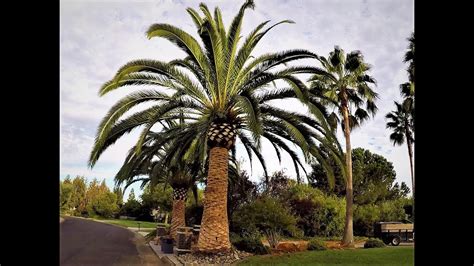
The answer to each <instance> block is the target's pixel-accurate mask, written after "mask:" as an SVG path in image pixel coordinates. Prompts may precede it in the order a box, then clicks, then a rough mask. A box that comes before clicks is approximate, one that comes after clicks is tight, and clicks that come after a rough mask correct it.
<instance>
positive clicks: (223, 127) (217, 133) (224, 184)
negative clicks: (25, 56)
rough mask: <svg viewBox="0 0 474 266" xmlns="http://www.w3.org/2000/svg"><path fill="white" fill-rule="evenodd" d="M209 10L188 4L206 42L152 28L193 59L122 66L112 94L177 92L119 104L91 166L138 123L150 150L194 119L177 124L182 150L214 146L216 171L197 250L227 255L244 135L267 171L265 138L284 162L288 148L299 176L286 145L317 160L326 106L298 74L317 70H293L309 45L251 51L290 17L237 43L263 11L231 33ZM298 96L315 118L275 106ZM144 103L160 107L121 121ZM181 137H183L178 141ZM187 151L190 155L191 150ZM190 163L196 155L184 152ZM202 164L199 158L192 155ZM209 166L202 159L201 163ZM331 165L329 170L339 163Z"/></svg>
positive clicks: (102, 129)
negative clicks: (163, 134) (234, 156)
mask: <svg viewBox="0 0 474 266" xmlns="http://www.w3.org/2000/svg"><path fill="white" fill-rule="evenodd" d="M199 7H200V9H201V11H202V13H203V16H201V15H200V14H199V13H198V12H197V11H196V10H194V9H192V8H188V9H187V12H188V13H189V14H190V16H191V18H192V20H193V22H194V23H195V25H196V28H197V32H198V35H199V37H200V39H201V41H202V43H203V46H201V44H200V43H199V42H198V41H197V40H196V39H195V38H194V37H193V36H191V35H190V34H188V33H187V32H185V31H183V30H181V29H179V28H177V27H175V26H173V25H169V24H163V23H159V24H154V25H151V26H150V27H149V29H148V31H147V36H148V38H154V37H161V38H164V39H167V40H169V41H171V42H172V43H173V44H175V45H176V46H177V47H178V48H180V49H181V50H183V51H184V52H185V53H186V57H185V58H184V59H176V60H173V61H170V62H162V61H156V60H136V61H132V62H130V63H128V64H126V65H124V66H123V67H121V68H120V69H119V70H118V72H117V74H116V75H115V77H114V78H113V79H112V80H110V81H109V82H107V83H105V84H104V85H103V86H102V88H101V89H100V92H99V93H100V95H101V96H102V95H105V94H107V93H109V92H111V91H113V90H115V89H117V88H120V87H126V86H129V85H154V86H158V87H165V88H167V89H169V90H167V92H170V93H165V92H164V91H158V90H142V91H139V92H137V93H133V94H131V95H129V96H127V97H125V98H124V99H122V100H120V101H119V102H118V103H117V104H116V105H114V106H113V107H112V108H111V109H110V111H109V113H108V114H107V115H106V116H105V117H104V118H103V120H102V122H101V123H100V125H99V128H98V132H97V137H96V141H95V144H94V147H93V150H92V152H91V155H90V160H89V164H90V166H91V167H93V166H94V164H95V163H96V162H97V160H98V158H99V156H100V155H101V154H102V152H103V151H104V150H105V149H106V148H107V147H108V146H110V145H112V144H113V143H115V142H116V140H117V139H118V138H120V137H121V136H122V135H124V134H125V133H127V132H130V131H131V130H132V129H134V128H136V127H139V126H144V129H143V131H142V133H141V136H140V138H139V140H138V143H137V145H136V146H137V149H141V147H142V145H141V144H142V143H143V141H144V140H145V138H146V135H147V133H148V132H149V131H150V130H151V128H152V127H153V126H155V125H156V124H158V123H161V122H163V121H164V120H172V119H183V114H185V115H184V119H185V121H186V123H185V125H178V126H177V127H174V128H173V129H171V130H173V131H175V132H176V134H175V137H176V138H178V139H179V141H180V142H179V143H180V146H179V147H178V148H179V149H181V150H182V151H183V154H193V152H190V151H192V150H194V149H196V148H202V149H203V150H205V151H206V152H207V148H208V149H209V150H208V153H209V155H208V157H209V158H208V160H209V164H208V169H209V170H208V173H207V180H206V181H207V183H206V190H205V199H206V200H205V201H204V213H203V219H202V224H201V232H200V235H199V240H198V244H197V250H199V251H203V252H220V251H223V252H227V251H229V250H230V247H231V245H230V241H229V231H228V217H227V208H226V206H227V189H228V180H227V179H228V175H227V172H228V171H227V170H228V163H229V160H228V158H229V151H233V150H235V143H236V141H237V139H236V138H238V139H239V140H240V143H242V144H243V145H244V147H245V150H246V151H247V153H248V154H249V156H251V155H252V153H253V154H255V155H256V156H257V158H258V160H259V161H260V163H261V164H262V166H263V168H264V171H265V173H266V166H265V163H264V161H263V156H262V154H261V153H260V143H261V137H264V138H266V139H267V140H269V141H270V142H271V143H272V145H273V147H274V148H275V150H276V152H277V155H278V157H279V158H280V150H284V151H286V152H287V153H288V154H289V155H290V157H291V159H292V162H293V163H294V165H295V168H296V171H297V176H298V177H299V168H301V169H303V170H304V167H302V163H301V160H300V159H299V157H298V156H297V153H296V152H295V151H294V150H293V149H292V148H290V147H289V146H288V145H287V143H286V142H285V141H290V142H293V143H296V144H297V145H298V146H299V147H300V148H301V149H302V150H303V152H304V154H305V155H306V157H309V154H311V155H313V156H316V157H317V156H318V150H317V149H316V148H315V147H316V145H315V143H316V142H319V141H323V139H325V138H326V137H327V136H326V135H327V134H330V133H331V132H329V133H328V132H327V130H325V129H324V127H323V126H321V124H320V123H324V122H325V120H324V117H323V113H322V110H321V108H322V107H321V106H320V105H319V103H318V102H317V101H316V100H314V99H313V98H308V97H307V95H306V94H307V88H306V85H305V84H304V83H303V82H302V81H301V80H300V79H299V78H298V77H297V76H296V75H297V74H305V73H314V72H315V71H318V69H317V68H314V67H307V66H303V67H296V66H291V67H288V66H287V67H285V65H286V64H287V63H289V62H292V61H295V60H299V59H304V58H313V59H314V58H317V56H316V55H315V54H313V53H311V52H309V51H305V50H290V51H284V52H280V53H268V54H264V55H262V56H258V57H255V56H253V55H251V53H252V51H253V50H254V48H255V46H256V45H257V43H258V42H259V41H260V40H261V39H262V38H263V36H264V35H265V34H266V33H267V32H268V31H269V30H270V29H272V28H273V27H274V26H276V25H278V24H282V23H291V21H288V20H284V21H281V22H279V23H277V24H275V25H273V26H271V27H268V28H266V29H265V26H266V25H267V24H268V22H269V21H266V22H263V23H261V24H259V25H258V26H257V27H256V28H255V29H254V30H253V31H251V32H250V34H249V35H248V37H247V38H246V39H245V40H244V42H243V43H242V45H240V46H239V45H238V42H239V40H241V38H240V34H241V25H242V20H243V17H244V13H245V11H246V10H247V9H249V8H254V2H253V1H252V0H247V1H245V3H244V4H243V5H242V7H241V8H240V10H239V12H238V14H237V15H236V16H235V17H234V19H233V20H232V22H231V24H230V27H229V28H228V30H226V29H225V27H224V25H223V20H222V15H221V12H220V10H219V8H216V9H215V11H214V17H213V16H212V14H211V12H210V10H209V8H208V7H207V6H206V4H204V3H201V4H200V5H199ZM276 81H282V82H284V83H286V84H287V85H288V86H289V87H287V88H283V89H276V88H272V87H270V86H269V85H272V84H276ZM295 97H298V98H300V99H301V100H302V101H304V102H305V103H306V104H307V105H308V106H309V107H310V110H311V112H312V113H313V114H315V115H317V116H318V119H314V118H312V117H311V116H307V115H301V114H298V113H293V112H288V111H285V110H283V109H280V108H276V107H273V106H271V105H270V104H269V103H268V102H269V101H271V100H274V99H285V98H295ZM145 102H152V103H155V104H154V105H153V106H151V107H149V108H147V109H145V110H143V111H140V112H137V113H135V114H133V115H131V116H129V117H127V118H124V119H121V118H122V117H123V116H124V114H125V113H126V112H127V111H128V110H130V109H131V108H132V107H134V106H137V105H139V104H142V103H145ZM177 143H178V142H177ZM185 157H186V156H185ZM185 159H187V160H189V158H185ZM191 159H192V160H194V157H191ZM201 162H203V161H201ZM327 170H328V175H330V173H331V169H327Z"/></svg>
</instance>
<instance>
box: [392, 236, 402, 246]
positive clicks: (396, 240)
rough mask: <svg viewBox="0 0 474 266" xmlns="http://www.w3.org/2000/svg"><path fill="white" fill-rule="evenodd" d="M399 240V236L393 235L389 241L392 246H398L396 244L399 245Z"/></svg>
mask: <svg viewBox="0 0 474 266" xmlns="http://www.w3.org/2000/svg"><path fill="white" fill-rule="evenodd" d="M400 242H401V239H400V236H394V237H393V238H392V241H390V243H391V244H392V246H398V245H400Z"/></svg>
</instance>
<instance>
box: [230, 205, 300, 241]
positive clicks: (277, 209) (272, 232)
mask: <svg viewBox="0 0 474 266" xmlns="http://www.w3.org/2000/svg"><path fill="white" fill-rule="evenodd" d="M233 220H234V223H233V230H232V231H233V232H236V233H238V234H239V235H241V236H242V235H245V234H247V233H249V234H253V233H256V232H259V233H262V234H265V236H266V237H267V239H268V241H269V242H270V245H271V246H272V248H275V247H276V246H277V244H278V241H279V239H280V236H281V235H286V236H294V235H298V228H297V227H296V219H295V217H293V216H292V215H291V214H290V213H289V212H288V209H287V208H285V207H284V206H283V205H282V204H281V203H280V202H279V201H277V200H275V199H271V198H261V199H257V200H256V201H254V202H251V203H249V204H245V205H243V206H242V207H241V208H240V209H238V210H237V211H235V212H234V214H233Z"/></svg>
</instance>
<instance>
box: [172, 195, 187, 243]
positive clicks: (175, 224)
mask: <svg viewBox="0 0 474 266" xmlns="http://www.w3.org/2000/svg"><path fill="white" fill-rule="evenodd" d="M178 190H179V189H178ZM184 193H186V191H185V192H184ZM173 194H176V193H175V191H173ZM185 203H186V197H185V196H184V197H180V196H178V197H176V196H174V195H173V210H172V212H171V229H170V235H171V237H173V238H174V239H176V233H177V231H178V228H179V227H183V226H186V220H185V208H186V205H185Z"/></svg>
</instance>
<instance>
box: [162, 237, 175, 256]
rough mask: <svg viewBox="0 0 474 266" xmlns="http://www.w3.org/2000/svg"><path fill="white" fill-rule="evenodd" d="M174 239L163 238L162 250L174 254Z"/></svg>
mask: <svg viewBox="0 0 474 266" xmlns="http://www.w3.org/2000/svg"><path fill="white" fill-rule="evenodd" d="M173 242H174V241H173V239H172V238H161V240H160V244H161V251H163V253H165V254H172V253H173Z"/></svg>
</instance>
